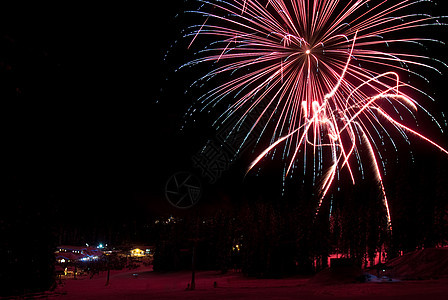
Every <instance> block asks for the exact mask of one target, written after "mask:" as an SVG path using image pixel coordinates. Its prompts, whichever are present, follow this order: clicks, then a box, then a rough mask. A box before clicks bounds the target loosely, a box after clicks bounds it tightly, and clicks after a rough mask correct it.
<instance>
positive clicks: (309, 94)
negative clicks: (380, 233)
mask: <svg viewBox="0 0 448 300" xmlns="http://www.w3.org/2000/svg"><path fill="white" fill-rule="evenodd" d="M197 1H198V2H199V3H200V4H201V7H200V9H198V10H195V11H191V12H192V13H195V14H198V15H200V16H202V17H204V18H205V21H204V23H203V24H202V25H198V26H194V27H192V30H191V32H189V33H188V34H187V35H186V36H187V37H188V38H190V39H191V43H190V45H189V47H188V48H190V47H191V46H192V44H193V42H196V40H197V39H199V37H203V38H210V39H211V40H212V42H211V44H210V45H208V46H207V47H205V48H203V49H201V50H200V51H198V55H199V58H197V59H195V60H193V61H190V62H188V63H187V64H185V65H184V66H194V65H196V64H199V63H214V68H213V69H212V70H211V71H210V72H209V73H207V74H205V75H204V76H203V77H201V78H199V79H198V80H197V81H196V82H195V84H198V85H199V84H203V83H204V82H207V81H209V80H211V79H213V78H215V77H217V76H223V77H224V75H226V76H228V77H227V78H229V79H228V80H227V81H226V82H225V83H224V84H222V85H219V86H217V87H215V88H212V89H210V90H209V91H208V92H206V93H205V94H204V95H202V96H201V97H200V99H199V102H200V103H201V105H202V106H203V109H207V108H210V107H213V106H215V105H217V104H218V103H220V102H221V101H226V103H230V107H229V108H228V109H227V110H226V111H225V112H224V113H223V114H222V115H221V117H220V118H219V119H218V120H217V121H216V124H218V125H219V124H222V123H224V122H226V120H228V118H229V117H230V116H231V115H232V114H234V113H235V112H237V111H239V112H242V117H241V119H240V120H239V121H238V122H237V124H235V125H234V126H235V127H234V128H235V129H236V130H237V129H238V128H239V126H240V125H241V124H242V123H244V122H245V120H246V118H247V117H248V116H249V115H251V114H252V113H253V112H254V111H256V108H258V107H261V108H262V109H261V111H262V112H261V113H260V114H259V115H258V117H257V121H255V122H254V124H252V127H251V128H252V129H251V131H252V130H253V129H254V128H255V127H256V126H257V125H258V124H259V123H260V120H261V119H262V118H263V117H265V116H266V117H267V118H268V120H269V121H270V122H268V124H267V125H265V126H264V127H263V130H262V132H263V133H264V134H266V133H267V132H269V130H268V128H269V127H268V126H269V124H270V123H274V126H273V127H274V128H273V130H272V136H271V138H270V140H271V145H270V146H269V147H267V148H266V149H265V150H264V151H262V153H261V154H260V155H259V156H258V157H257V158H256V159H255V160H254V161H253V162H252V164H251V165H250V167H249V170H250V169H252V168H253V167H254V166H255V165H257V163H259V162H260V161H261V160H262V159H263V158H264V157H265V156H266V155H267V154H269V153H270V152H271V151H272V150H274V149H276V148H277V147H279V145H280V144H284V146H283V149H284V152H283V156H284V158H285V159H287V160H288V161H289V162H288V163H287V164H286V166H285V172H284V174H285V177H286V176H288V174H289V173H290V172H291V170H292V169H294V168H295V166H296V164H297V161H298V159H299V154H300V155H303V168H304V173H306V168H307V159H308V158H307V157H309V156H310V155H311V156H312V157H313V165H314V170H313V172H314V175H313V176H314V178H316V177H321V178H322V179H321V185H320V191H321V193H320V195H321V196H320V200H319V204H318V209H317V210H319V208H320V205H321V203H322V200H323V199H324V197H325V195H326V194H327V192H328V191H329V189H330V187H331V185H332V183H333V181H334V179H335V176H336V174H337V173H339V172H340V171H341V170H343V169H346V170H348V172H349V174H350V177H351V180H352V182H353V183H355V175H354V170H355V168H354V164H358V166H359V167H360V168H362V164H363V162H362V160H361V154H360V148H361V147H365V148H367V150H368V151H367V152H368V153H369V156H370V161H371V162H372V164H373V165H374V171H375V175H376V177H377V179H378V181H379V183H380V185H381V189H382V192H383V200H384V206H385V208H386V210H387V218H388V221H389V223H390V212H389V205H388V203H387V198H386V194H385V188H384V184H383V178H382V175H381V174H382V168H381V166H380V164H382V159H381V158H382V156H381V151H380V150H381V147H380V145H379V144H380V142H381V144H382V143H384V137H383V135H382V134H381V133H383V134H384V135H386V136H387V137H388V138H389V140H390V142H391V144H392V145H394V147H395V142H394V141H393V139H392V137H391V135H390V134H389V133H388V131H387V130H386V128H387V127H391V128H393V129H395V130H396V131H397V132H398V133H399V134H400V135H401V136H402V137H403V138H404V139H405V140H406V141H408V134H410V135H415V136H417V137H419V138H420V139H422V140H424V141H426V142H428V143H429V144H431V145H432V146H435V147H437V148H438V149H440V150H441V151H443V152H445V153H447V154H448V152H447V151H446V150H445V149H444V148H443V147H442V146H440V145H438V144H437V143H435V142H434V141H432V140H431V139H429V138H427V137H425V136H423V135H422V134H420V133H418V132H417V131H415V130H413V129H412V128H410V127H408V126H406V125H404V124H403V122H399V121H398V120H396V118H395V117H394V116H396V117H399V118H400V119H401V120H403V117H406V116H408V117H409V116H411V117H412V118H414V119H416V117H415V114H414V112H415V111H417V110H418V109H422V110H423V111H424V112H425V113H427V114H428V115H429V116H430V117H431V118H432V120H433V121H434V122H435V123H436V124H437V125H438V126H439V128H440V130H442V129H441V126H440V125H439V123H437V121H436V120H435V118H434V117H433V116H431V115H430V114H429V112H428V111H427V110H426V109H424V108H423V107H422V106H421V105H420V104H419V103H418V102H417V100H415V99H414V98H413V97H411V95H410V93H409V92H407V93H406V92H405V91H406V90H410V91H416V92H417V93H419V94H421V95H424V96H427V95H426V94H425V93H424V92H423V91H421V90H419V89H418V88H416V87H413V86H411V85H410V84H407V83H405V82H403V81H402V80H401V79H400V75H402V74H405V75H406V74H410V75H415V76H419V77H422V78H424V79H426V78H425V77H424V76H423V75H421V74H419V71H418V70H419V68H426V69H429V70H435V71H437V72H440V71H439V70H438V67H437V66H433V65H431V64H430V63H435V64H438V66H439V67H446V65H445V64H444V63H443V62H440V61H437V60H434V59H431V58H430V57H426V56H423V55H418V54H410V53H405V52H403V53H400V52H399V51H393V50H392V49H396V48H394V47H393V46H394V45H397V44H407V45H413V46H415V45H416V46H417V47H420V46H421V45H422V44H423V43H425V42H439V41H436V40H433V39H429V38H422V37H415V38H411V37H403V38H397V36H399V35H402V33H403V32H404V31H406V32H408V31H409V29H416V28H420V27H426V26H435V25H445V24H443V22H440V20H442V19H443V18H444V17H432V16H429V15H426V14H413V13H409V12H408V11H411V10H412V9H416V8H417V7H418V5H419V4H420V3H423V2H430V0H416V1H405V0H402V1H374V0H351V1H340V0H315V1H310V0H291V1H284V0H264V1H261V0H258V1H257V0H234V1H230V0H197ZM391 2H393V4H391ZM385 69H389V70H388V71H386V72H384V71H385ZM426 80H427V79H426ZM385 107H389V108H388V109H386V108H385ZM388 110H391V113H388ZM258 111H260V110H258ZM250 134H251V132H248V133H247V135H246V137H249V135H250ZM258 140H260V138H259V139H258ZM325 149H329V152H328V151H327V150H325ZM325 153H329V154H330V156H331V159H329V160H328V161H327V160H326V159H325V160H324V157H326V156H325Z"/></svg>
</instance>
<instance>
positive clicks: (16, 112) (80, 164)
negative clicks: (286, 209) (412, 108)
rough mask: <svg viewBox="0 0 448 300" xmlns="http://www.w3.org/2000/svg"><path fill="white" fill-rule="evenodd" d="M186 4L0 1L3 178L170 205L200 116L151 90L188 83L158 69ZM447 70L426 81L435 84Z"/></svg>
mask: <svg viewBox="0 0 448 300" xmlns="http://www.w3.org/2000/svg"><path fill="white" fill-rule="evenodd" d="M439 2H441V1H439ZM154 3H155V2H154ZM184 6H185V3H184V1H181V0H167V1H157V4H156V5H155V4H153V2H151V4H149V5H148V4H147V3H144V2H141V3H138V4H135V3H134V4H131V3H127V2H126V3H124V2H123V3H121V4H113V3H108V4H107V5H104V6H101V5H95V6H91V5H81V4H73V5H72V4H67V3H65V2H63V4H60V6H57V7H54V6H41V5H40V4H39V5H35V6H34V7H30V6H27V7H23V6H22V7H20V6H17V7H12V8H6V7H5V8H2V9H1V11H0V19H1V26H0V76H1V77H0V79H1V80H0V91H1V97H2V99H1V102H2V116H3V117H2V119H3V121H4V127H3V130H2V132H4V135H3V139H2V140H3V145H4V146H3V147H4V148H6V150H7V151H6V152H7V154H6V155H5V154H4V158H5V162H6V164H7V167H6V168H5V169H6V170H7V176H8V178H9V179H8V180H11V181H12V182H15V183H16V184H17V185H18V186H19V189H21V190H27V191H28V192H29V195H31V196H30V197H35V198H36V201H37V202H39V201H43V199H45V198H46V197H47V196H48V197H50V198H51V199H53V200H52V201H55V202H56V203H63V204H62V206H61V207H60V208H59V212H60V211H62V210H65V211H67V210H68V208H70V209H71V211H72V212H71V213H72V214H78V213H79V211H78V207H79V206H81V207H84V206H85V205H86V203H89V204H90V207H91V208H90V210H91V212H90V216H94V215H100V217H101V215H105V214H107V215H110V214H112V215H119V214H121V213H123V212H124V211H125V212H126V213H131V214H133V213H135V214H140V215H145V214H158V213H160V212H170V211H171V210H172V209H171V208H170V206H169V205H168V204H167V203H166V201H165V200H164V199H163V189H164V183H165V182H166V180H167V179H168V177H169V176H170V175H171V174H173V173H174V172H176V171H180V170H183V169H188V168H190V167H191V161H190V160H191V157H192V155H194V154H195V153H196V152H197V151H198V150H199V149H200V148H201V147H202V146H203V145H204V142H205V141H206V139H207V135H209V134H210V132H209V131H207V130H203V129H200V130H199V129H198V126H200V125H191V126H190V131H188V130H187V133H180V132H179V128H180V125H181V122H182V120H181V119H182V114H183V112H184V111H185V109H186V108H187V107H188V105H189V104H190V103H186V102H188V101H186V100H188V99H189V98H188V97H187V98H186V99H183V98H182V99H173V98H170V97H175V96H173V95H176V94H175V93H167V94H166V93H165V94H164V93H161V92H160V88H161V87H164V90H165V91H166V90H170V89H174V90H179V91H182V90H183V88H182V85H185V84H186V83H184V82H177V81H171V82H169V83H166V82H165V80H164V79H165V77H166V76H167V75H168V74H170V71H172V69H174V67H175V66H173V64H175V63H177V62H179V61H182V57H180V56H181V55H180V56H179V55H178V56H176V57H175V58H172V57H171V59H172V61H175V63H173V64H171V62H170V61H168V62H163V57H164V55H165V53H166V51H167V50H168V49H169V48H170V45H172V44H173V42H174V41H176V39H177V37H179V35H180V34H179V31H180V27H181V26H182V24H181V23H180V22H179V20H178V19H175V18H174V16H175V15H176V14H178V13H179V12H181V11H182V10H183V7H184ZM438 12H439V10H436V13H438ZM445 12H446V13H447V14H448V10H445ZM441 31H443V32H446V28H445V29H441ZM446 40H448V39H446ZM445 51H446V50H445ZM439 52H440V51H439ZM445 57H446V56H445ZM446 79H447V76H445V77H441V78H439V79H437V80H436V81H435V82H436V83H437V86H436V87H435V88H434V89H435V91H436V92H438V93H439V96H443V94H442V92H441V91H442V89H443V87H444V85H446ZM166 95H169V96H166ZM167 97H168V99H167ZM441 98H443V97H441ZM156 100H160V101H159V103H158V104H156ZM440 101H441V102H443V101H444V102H446V99H440ZM441 107H442V108H441V109H445V108H447V107H448V106H447V105H446V104H443V103H442V104H441ZM195 126H196V127H195ZM201 134H203V136H201ZM236 174H240V173H238V171H237V172H236ZM240 179H241V177H238V176H237V177H236V180H237V181H238V180H240ZM229 182H232V181H229ZM218 189H219V187H218ZM32 195H34V196H32ZM30 201H34V200H30ZM123 201H124V202H130V203H134V204H135V206H131V207H129V206H125V205H122V204H120V203H123ZM125 207H128V208H125ZM123 210H124V211H123ZM104 218H105V219H108V218H107V217H104Z"/></svg>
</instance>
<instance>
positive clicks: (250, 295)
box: [49, 267, 448, 300]
mask: <svg viewBox="0 0 448 300" xmlns="http://www.w3.org/2000/svg"><path fill="white" fill-rule="evenodd" d="M106 276H107V274H106V272H104V273H102V274H100V275H99V276H96V277H94V278H93V279H89V277H81V278H80V279H78V280H73V279H67V280H65V281H64V283H63V285H61V286H60V287H58V289H57V290H56V291H55V293H54V294H53V296H50V297H49V299H58V300H59V299H61V300H70V299H87V300H88V299H95V300H97V299H108V300H114V299H178V298H182V299H254V298H256V299H292V298H298V299H360V298H362V299H379V298H381V299H424V298H426V297H432V299H444V298H445V297H446V295H447V294H448V278H442V279H439V280H426V281H401V282H382V281H381V280H379V282H368V283H347V284H334V285H326V284H318V283H311V282H310V279H309V278H303V277H292V278H286V279H252V278H247V277H244V276H243V275H242V274H241V273H234V272H230V273H228V274H224V275H222V274H220V273H219V272H214V271H201V272H197V273H196V290H194V291H189V290H187V289H186V288H187V285H188V283H189V282H190V280H191V273H190V272H175V273H155V272H152V270H151V268H148V267H147V268H139V269H137V270H133V271H124V272H120V271H114V272H111V276H110V284H109V285H108V286H106V285H105V283H106ZM372 278H373V279H374V277H372ZM215 282H216V287H215Z"/></svg>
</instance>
